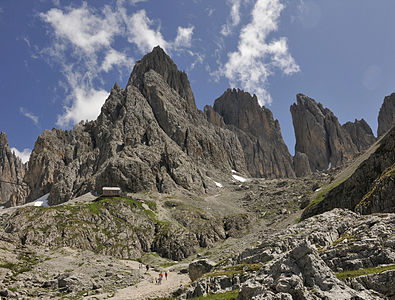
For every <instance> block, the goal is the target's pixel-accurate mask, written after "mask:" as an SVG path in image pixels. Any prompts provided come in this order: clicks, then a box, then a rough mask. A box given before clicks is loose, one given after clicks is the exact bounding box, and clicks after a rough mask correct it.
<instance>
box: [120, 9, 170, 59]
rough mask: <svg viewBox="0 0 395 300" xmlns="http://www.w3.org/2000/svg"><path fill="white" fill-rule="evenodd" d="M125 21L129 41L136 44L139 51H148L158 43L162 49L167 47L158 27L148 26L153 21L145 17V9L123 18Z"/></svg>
mask: <svg viewBox="0 0 395 300" xmlns="http://www.w3.org/2000/svg"><path fill="white" fill-rule="evenodd" d="M125 22H126V24H127V28H128V33H129V37H128V40H129V42H131V43H134V44H136V46H137V48H138V49H139V51H140V52H141V53H146V52H149V51H151V50H152V49H153V48H154V47H155V46H158V45H159V46H161V47H162V48H163V49H165V48H166V47H167V45H168V43H167V42H166V41H165V39H164V38H163V36H162V34H161V33H160V28H158V29H156V30H153V29H151V28H150V26H151V25H152V24H153V21H152V20H150V18H148V17H147V15H146V12H145V10H140V11H138V12H137V13H135V14H133V15H132V17H131V18H130V17H128V19H125Z"/></svg>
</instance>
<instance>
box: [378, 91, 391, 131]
mask: <svg viewBox="0 0 395 300" xmlns="http://www.w3.org/2000/svg"><path fill="white" fill-rule="evenodd" d="M377 121H378V127H377V136H378V137H380V136H382V135H383V134H384V133H386V132H387V131H388V130H389V129H391V127H392V126H394V125H395V93H392V94H391V95H389V96H387V97H385V98H384V102H383V104H382V105H381V108H380V112H379V116H378V118H377Z"/></svg>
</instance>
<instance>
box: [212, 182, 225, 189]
mask: <svg viewBox="0 0 395 300" xmlns="http://www.w3.org/2000/svg"><path fill="white" fill-rule="evenodd" d="M214 182H215V185H216V186H217V187H220V188H222V187H223V185H222V184H220V183H219V182H216V181H214Z"/></svg>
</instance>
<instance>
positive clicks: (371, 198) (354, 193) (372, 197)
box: [302, 127, 395, 218]
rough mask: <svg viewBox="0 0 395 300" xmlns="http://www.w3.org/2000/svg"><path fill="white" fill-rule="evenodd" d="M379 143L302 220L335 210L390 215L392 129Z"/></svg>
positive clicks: (394, 155) (394, 207)
mask: <svg viewBox="0 0 395 300" xmlns="http://www.w3.org/2000/svg"><path fill="white" fill-rule="evenodd" d="M379 143H380V145H379V147H378V148H377V149H376V151H375V152H374V153H373V154H371V155H370V157H369V158H368V159H367V160H365V161H364V162H363V163H362V164H361V165H360V166H359V167H358V169H357V170H356V171H355V172H354V173H353V174H352V175H351V176H350V177H349V178H348V179H347V180H346V181H344V182H343V183H341V184H340V185H339V186H337V187H335V188H333V189H332V190H330V191H329V192H328V193H327V194H326V195H325V197H324V199H323V200H322V201H321V202H318V203H317V204H316V205H313V206H310V207H308V208H307V209H306V210H305V211H304V212H303V215H302V217H303V218H308V217H310V216H312V215H316V214H320V213H322V212H325V211H328V210H331V209H333V208H335V207H342V208H348V209H351V210H358V211H359V212H361V213H373V212H394V211H395V196H394V192H393V191H394V189H393V187H394V183H393V180H394V164H395V127H393V128H392V129H391V130H390V131H389V132H387V134H386V135H385V136H384V137H383V138H382V139H381V141H379Z"/></svg>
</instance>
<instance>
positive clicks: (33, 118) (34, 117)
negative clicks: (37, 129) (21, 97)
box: [19, 107, 38, 125]
mask: <svg viewBox="0 0 395 300" xmlns="http://www.w3.org/2000/svg"><path fill="white" fill-rule="evenodd" d="M19 112H20V113H21V114H22V115H24V116H25V117H26V118H28V119H30V120H32V121H33V123H34V125H38V117H37V116H36V115H34V114H33V113H31V112H29V111H27V110H26V109H24V108H23V107H20V108H19Z"/></svg>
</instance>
